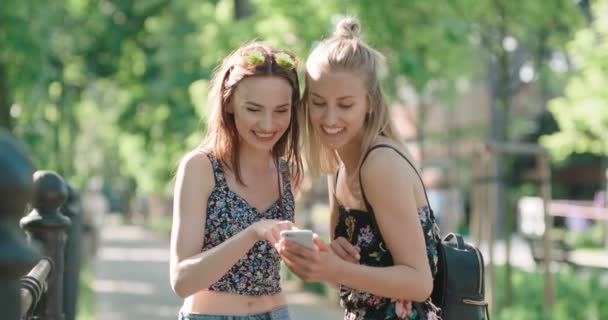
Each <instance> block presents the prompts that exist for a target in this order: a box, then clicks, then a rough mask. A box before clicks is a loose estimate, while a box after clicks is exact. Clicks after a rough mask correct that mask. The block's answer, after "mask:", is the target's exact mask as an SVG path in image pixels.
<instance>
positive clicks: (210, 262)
mask: <svg viewBox="0 0 608 320" xmlns="http://www.w3.org/2000/svg"><path fill="white" fill-rule="evenodd" d="M214 186H215V179H214V175H213V168H212V167H211V162H210V161H209V159H207V156H206V155H205V154H203V153H200V152H192V153H190V154H188V155H187V156H186V157H185V158H184V159H183V160H182V162H181V163H180V166H179V168H178V171H177V177H176V183H175V193H174V204H173V225H172V230H171V259H170V278H171V287H172V288H173V291H175V293H176V294H177V295H178V296H180V297H182V298H185V297H188V296H190V295H192V294H194V293H196V292H198V291H200V290H203V289H206V288H208V287H209V286H210V285H212V284H213V283H215V282H216V281H217V280H219V279H220V278H221V277H222V276H223V275H224V274H225V273H226V272H227V271H228V270H230V268H231V267H232V266H233V265H234V264H235V263H236V262H237V261H238V260H239V259H240V258H241V257H242V256H244V255H245V254H246V253H247V251H249V250H250V249H251V247H252V246H253V244H254V243H255V242H257V241H259V240H264V239H268V240H272V241H276V239H278V231H279V230H275V229H276V228H275V227H276V225H279V227H278V228H279V229H283V228H288V227H289V226H290V225H291V224H290V223H289V222H283V223H279V222H278V221H275V220H263V221H260V222H258V223H256V224H254V225H252V226H250V227H248V228H247V229H245V230H243V231H242V232H240V233H238V234H236V235H235V236H233V237H231V238H230V239H228V240H227V241H224V242H223V243H222V244H220V245H218V246H216V247H214V248H213V249H210V250H207V251H204V252H201V250H202V248H203V241H204V235H205V220H206V212H207V199H208V198H209V195H210V194H211V191H212V190H213V187H214ZM280 225H283V226H282V227H281V226H280Z"/></svg>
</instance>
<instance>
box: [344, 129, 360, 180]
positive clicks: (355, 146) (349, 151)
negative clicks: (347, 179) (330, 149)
mask: <svg viewBox="0 0 608 320" xmlns="http://www.w3.org/2000/svg"><path fill="white" fill-rule="evenodd" d="M362 142H363V137H362V135H358V136H357V137H355V138H353V139H352V140H351V141H349V142H348V143H347V144H346V145H344V146H343V147H342V148H340V149H338V157H339V158H340V162H342V165H343V166H344V168H345V170H346V172H347V173H348V175H349V176H350V175H352V174H353V173H355V172H356V171H357V170H358V169H359V168H358V166H359V159H361V152H363V150H362V149H361V143H362Z"/></svg>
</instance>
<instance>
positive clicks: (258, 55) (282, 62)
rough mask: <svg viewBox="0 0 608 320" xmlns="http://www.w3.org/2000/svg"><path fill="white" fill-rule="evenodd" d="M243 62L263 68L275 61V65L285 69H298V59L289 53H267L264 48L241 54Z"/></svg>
mask: <svg viewBox="0 0 608 320" xmlns="http://www.w3.org/2000/svg"><path fill="white" fill-rule="evenodd" d="M241 56H242V57H243V61H244V62H245V63H247V64H249V65H252V66H256V67H257V66H261V65H265V64H266V63H270V62H271V61H274V63H275V64H276V65H277V66H279V67H281V68H283V69H285V70H288V71H289V70H293V69H295V68H297V67H298V57H297V56H295V55H294V54H292V53H290V52H287V51H283V50H281V51H270V52H268V51H266V50H265V49H263V48H251V49H247V50H243V51H242V52H241Z"/></svg>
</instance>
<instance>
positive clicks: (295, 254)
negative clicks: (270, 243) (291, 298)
mask: <svg viewBox="0 0 608 320" xmlns="http://www.w3.org/2000/svg"><path fill="white" fill-rule="evenodd" d="M313 241H314V243H315V246H316V247H317V250H310V249H307V248H306V247H304V246H302V245H300V244H298V243H296V242H294V241H289V240H286V239H281V240H280V241H279V243H278V244H276V245H275V248H276V249H277V251H278V252H279V255H281V258H282V259H283V261H284V262H285V265H286V266H287V267H288V268H289V270H291V271H292V272H293V273H295V274H296V275H297V276H298V277H299V278H300V279H302V280H304V281H307V282H319V281H326V282H338V281H337V275H338V270H340V268H341V264H342V263H344V262H345V260H343V259H341V258H340V257H339V256H338V255H336V254H335V253H334V252H333V250H332V249H331V248H330V246H329V245H327V244H325V242H323V240H321V239H320V238H319V236H318V235H317V234H314V235H313Z"/></svg>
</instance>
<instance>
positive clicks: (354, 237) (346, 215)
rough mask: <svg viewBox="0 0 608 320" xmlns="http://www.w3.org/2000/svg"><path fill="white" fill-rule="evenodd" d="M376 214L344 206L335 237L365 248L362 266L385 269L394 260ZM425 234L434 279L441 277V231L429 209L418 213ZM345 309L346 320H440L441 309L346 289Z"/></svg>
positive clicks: (344, 288)
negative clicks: (439, 243)
mask: <svg viewBox="0 0 608 320" xmlns="http://www.w3.org/2000/svg"><path fill="white" fill-rule="evenodd" d="M373 214H374V213H373V212H365V211H362V210H354V209H352V210H347V209H346V208H344V207H343V206H340V215H339V218H338V224H337V225H336V228H335V237H336V238H338V237H344V238H346V239H348V241H349V242H350V243H351V244H353V245H356V246H359V247H360V248H361V252H360V255H361V259H360V263H361V264H364V265H367V266H374V267H384V266H391V265H393V257H392V255H391V253H390V252H389V251H388V249H386V245H385V243H384V240H383V239H382V236H381V234H380V232H379V230H378V228H377V225H376V223H375V220H374V216H373ZM418 215H419V216H420V223H421V225H422V229H423V232H424V238H425V241H426V246H427V254H428V259H429V264H430V266H431V272H432V273H433V277H435V274H436V273H437V241H438V239H439V228H438V227H437V224H436V223H435V219H434V217H433V215H432V211H431V209H430V208H429V207H428V206H424V207H421V208H419V209H418ZM340 298H341V305H342V307H344V308H345V309H346V311H345V316H344V319H348V320H354V319H357V320H359V319H385V320H388V319H391V320H393V319H407V320H419V319H428V320H434V319H439V317H438V314H439V309H438V308H437V307H435V306H434V305H433V304H432V303H431V301H430V298H429V300H427V301H426V302H424V303H419V302H411V301H402V300H393V299H390V298H385V297H380V296H377V295H373V294H371V293H367V292H363V291H360V290H356V289H351V288H348V287H345V286H342V287H341V289H340Z"/></svg>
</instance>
